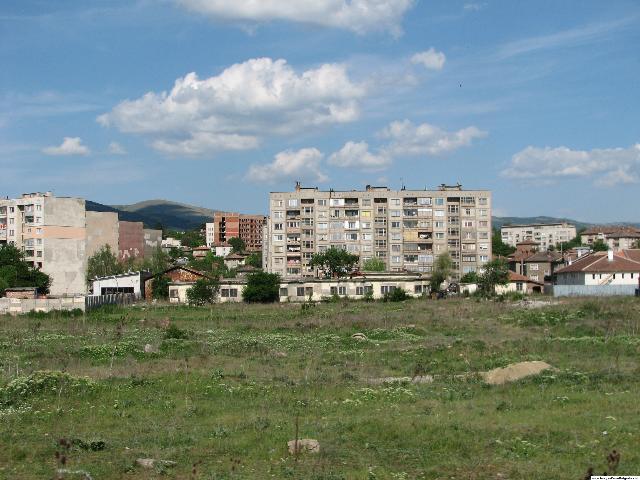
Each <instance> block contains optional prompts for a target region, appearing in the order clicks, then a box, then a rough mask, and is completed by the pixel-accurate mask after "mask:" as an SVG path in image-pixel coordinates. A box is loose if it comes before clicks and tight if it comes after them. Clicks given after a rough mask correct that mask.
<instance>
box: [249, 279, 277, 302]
mask: <svg viewBox="0 0 640 480" xmlns="http://www.w3.org/2000/svg"><path fill="white" fill-rule="evenodd" d="M242 298H243V300H244V301H245V302H252V303H272V302H277V301H278V300H280V275H278V274H277V273H266V272H256V273H253V274H251V275H249V278H248V279H247V286H246V287H245V288H244V290H242Z"/></svg>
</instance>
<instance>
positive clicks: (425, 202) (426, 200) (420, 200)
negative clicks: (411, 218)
mask: <svg viewBox="0 0 640 480" xmlns="http://www.w3.org/2000/svg"><path fill="white" fill-rule="evenodd" d="M418 205H431V198H424V197H423V198H418Z"/></svg>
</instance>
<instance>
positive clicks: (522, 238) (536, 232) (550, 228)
mask: <svg viewBox="0 0 640 480" xmlns="http://www.w3.org/2000/svg"><path fill="white" fill-rule="evenodd" d="M500 235H501V236H502V242H503V243H506V244H507V245H511V246H512V247H515V246H516V245H517V244H518V243H520V242H537V243H539V244H540V246H539V250H540V251H541V252H546V251H547V250H548V249H549V247H550V246H555V245H557V244H558V243H564V242H568V241H570V240H573V239H574V238H575V237H576V235H577V232H576V226H575V225H572V224H570V223H566V222H565V223H533V224H530V225H505V226H503V227H502V228H501V230H500Z"/></svg>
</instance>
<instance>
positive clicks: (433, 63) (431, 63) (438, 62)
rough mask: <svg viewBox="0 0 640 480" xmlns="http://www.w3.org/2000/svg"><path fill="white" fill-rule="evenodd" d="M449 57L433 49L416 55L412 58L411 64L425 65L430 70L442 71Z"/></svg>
mask: <svg viewBox="0 0 640 480" xmlns="http://www.w3.org/2000/svg"><path fill="white" fill-rule="evenodd" d="M446 60H447V57H446V56H445V54H444V53H442V52H438V51H436V50H435V49H434V48H433V47H431V48H430V49H429V50H426V51H424V52H419V53H416V54H415V55H413V56H412V57H411V63H413V64H416V65H417V64H419V65H423V66H424V67H425V68H428V69H429V70H442V67H444V62H445V61H446Z"/></svg>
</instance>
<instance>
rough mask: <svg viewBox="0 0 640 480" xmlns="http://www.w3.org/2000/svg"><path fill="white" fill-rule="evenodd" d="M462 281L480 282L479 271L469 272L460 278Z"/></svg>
mask: <svg viewBox="0 0 640 480" xmlns="http://www.w3.org/2000/svg"><path fill="white" fill-rule="evenodd" d="M460 283H478V273H477V272H467V273H465V274H464V275H463V276H462V278H460Z"/></svg>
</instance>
